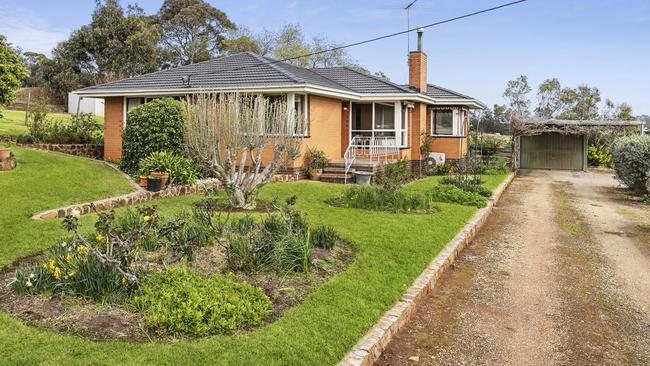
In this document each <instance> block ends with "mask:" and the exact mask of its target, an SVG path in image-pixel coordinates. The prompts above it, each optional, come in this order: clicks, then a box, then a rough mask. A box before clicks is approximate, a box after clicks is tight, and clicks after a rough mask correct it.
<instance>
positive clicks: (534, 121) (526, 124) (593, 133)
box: [510, 113, 640, 170]
mask: <svg viewBox="0 0 650 366" xmlns="http://www.w3.org/2000/svg"><path fill="white" fill-rule="evenodd" d="M639 125H640V123H639V122H638V121H619V120H558V119H541V118H536V117H523V116H520V115H518V114H515V113H513V114H512V115H511V118H510V131H511V136H512V160H511V166H512V169H513V170H515V169H516V168H517V161H518V160H519V143H520V138H521V137H522V136H537V135H541V134H544V133H559V134H562V135H583V136H587V137H588V138H590V139H593V138H596V139H599V140H601V139H604V138H605V137H609V138H608V140H611V139H612V137H615V136H618V135H625V134H626V132H627V131H628V129H629V128H635V127H638V126H639Z"/></svg>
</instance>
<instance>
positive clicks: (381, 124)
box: [375, 103, 395, 130]
mask: <svg viewBox="0 0 650 366" xmlns="http://www.w3.org/2000/svg"><path fill="white" fill-rule="evenodd" d="M394 129H395V105H394V104H379V103H375V130H394Z"/></svg>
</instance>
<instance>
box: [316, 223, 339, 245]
mask: <svg viewBox="0 0 650 366" xmlns="http://www.w3.org/2000/svg"><path fill="white" fill-rule="evenodd" d="M310 238H311V243H312V245H313V246H314V247H316V248H322V249H327V250H329V249H332V248H333V247H334V244H335V243H336V240H338V238H339V236H338V234H336V230H334V228H333V227H331V226H319V227H316V228H315V229H313V230H312V231H311V233H310Z"/></svg>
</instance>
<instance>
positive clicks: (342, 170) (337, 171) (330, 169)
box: [323, 166, 354, 174]
mask: <svg viewBox="0 0 650 366" xmlns="http://www.w3.org/2000/svg"><path fill="white" fill-rule="evenodd" d="M323 173H332V174H345V168H344V167H337V166H328V167H326V168H325V169H323ZM348 173H354V169H350V170H348Z"/></svg>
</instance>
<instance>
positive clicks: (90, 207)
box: [32, 179, 221, 220]
mask: <svg viewBox="0 0 650 366" xmlns="http://www.w3.org/2000/svg"><path fill="white" fill-rule="evenodd" d="M220 187H221V184H220V183H219V182H218V181H217V180H216V179H205V180H202V181H199V182H198V183H196V184H194V185H192V186H172V187H169V188H167V189H164V190H162V191H158V192H149V191H145V190H142V189H140V190H139V191H138V192H133V193H129V194H125V195H122V196H117V197H111V198H106V199H103V200H98V201H92V202H85V203H79V204H74V205H70V206H66V207H61V208H55V209H52V210H47V211H43V212H39V213H37V214H35V215H34V216H32V219H34V220H46V219H54V218H63V217H66V216H67V215H70V214H72V212H73V211H77V212H78V213H79V214H80V215H85V214H88V213H93V212H99V211H105V210H112V209H114V208H117V207H121V206H126V205H134V204H138V203H142V202H147V201H151V200H156V199H159V198H168V197H176V196H183V195H186V194H195V193H201V192H206V191H208V190H211V189H218V188H220Z"/></svg>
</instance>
